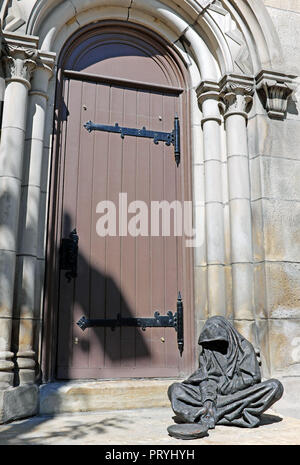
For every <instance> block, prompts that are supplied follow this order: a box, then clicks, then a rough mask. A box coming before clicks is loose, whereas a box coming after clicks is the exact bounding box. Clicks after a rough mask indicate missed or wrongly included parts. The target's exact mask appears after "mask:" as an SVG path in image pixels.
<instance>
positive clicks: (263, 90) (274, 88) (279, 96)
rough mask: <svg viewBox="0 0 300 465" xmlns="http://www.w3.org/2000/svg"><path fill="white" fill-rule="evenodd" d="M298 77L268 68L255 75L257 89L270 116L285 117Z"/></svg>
mask: <svg viewBox="0 0 300 465" xmlns="http://www.w3.org/2000/svg"><path fill="white" fill-rule="evenodd" d="M296 77H297V76H294V75H287V74H283V73H279V72H275V71H266V70H261V71H260V72H259V73H258V74H257V76H256V77H255V81H256V89H257V91H258V92H259V93H260V94H261V95H262V96H263V105H264V108H265V109H266V111H267V113H268V115H269V117H270V118H275V119H283V118H284V116H285V113H286V110H287V104H288V99H289V98H290V97H291V96H292V94H293V92H294V91H295V89H296V83H295V82H294V79H295V78H296Z"/></svg>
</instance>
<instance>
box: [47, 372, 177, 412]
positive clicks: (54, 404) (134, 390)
mask: <svg viewBox="0 0 300 465" xmlns="http://www.w3.org/2000/svg"><path fill="white" fill-rule="evenodd" d="M176 381H177V382H180V381H182V379H170V378H168V379H125V380H124V379H121V380H112V381H106V380H100V381H94V380H93V381H91V380H88V381H87V380H84V381H82V380H80V381H62V382H55V383H48V384H43V385H41V386H40V401H39V413H40V414H41V415H51V414H57V413H67V412H70V413H71V412H91V411H100V410H116V409H120V410H128V409H135V408H150V407H169V406H170V401H169V399H168V395H167V391H168V387H169V386H170V384H172V383H174V382H176Z"/></svg>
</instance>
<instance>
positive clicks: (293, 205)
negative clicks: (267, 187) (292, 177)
mask: <svg viewBox="0 0 300 465" xmlns="http://www.w3.org/2000/svg"><path fill="white" fill-rule="evenodd" d="M262 206H263V215H264V243H265V259H266V260H276V261H290V262H298V263H299V262H300V236H299V224H300V202H289V201H284V200H267V199H264V200H263V201H262Z"/></svg>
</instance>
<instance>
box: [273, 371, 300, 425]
mask: <svg viewBox="0 0 300 465" xmlns="http://www.w3.org/2000/svg"><path fill="white" fill-rule="evenodd" d="M274 377H276V378H277V379H279V380H280V381H281V382H282V384H283V387H284V392H283V396H282V398H281V399H280V400H279V401H278V402H275V404H274V405H272V410H273V411H274V412H276V413H279V414H280V415H283V416H286V417H290V418H300V403H299V393H300V376H288V377H284V378H279V377H277V376H274Z"/></svg>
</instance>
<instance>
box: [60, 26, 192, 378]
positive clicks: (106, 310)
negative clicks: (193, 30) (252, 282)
mask: <svg viewBox="0 0 300 465" xmlns="http://www.w3.org/2000/svg"><path fill="white" fill-rule="evenodd" d="M183 82H184V81H183V79H182V77H181V76H180V71H179V68H178V67H177V68H176V66H175V62H174V58H172V57H171V56H170V55H168V53H166V50H164V48H163V47H162V45H161V44H160V43H155V41H154V40H153V37H152V36H151V35H148V34H146V33H145V31H144V30H143V29H136V28H133V27H132V28H131V27H126V28H123V27H122V26H121V23H119V24H106V25H105V24H104V25H102V26H101V27H100V26H98V27H93V28H92V29H90V30H88V31H86V32H85V33H83V34H82V35H81V36H79V37H77V38H75V39H74V41H73V43H72V44H69V46H68V48H67V52H66V54H65V58H64V60H63V63H62V67H61V73H60V90H59V92H58V102H59V103H58V121H59V124H58V128H59V137H57V140H58V160H59V163H58V166H59V168H58V174H57V175H58V179H59V183H58V190H57V198H58V205H57V225H56V241H57V253H58V249H59V247H61V241H62V239H63V238H68V236H69V234H70V232H71V231H72V230H73V229H74V228H76V231H77V234H78V237H79V242H78V258H77V276H76V278H72V279H71V280H68V279H67V277H66V272H65V271H64V270H61V269H57V275H58V280H59V286H58V299H57V308H58V338H57V368H56V377H57V378H58V379H75V378H96V379H99V378H120V377H174V376H179V375H181V374H184V373H187V372H188V371H189V370H190V367H191V364H192V356H191V353H192V351H191V341H192V336H193V335H192V329H191V327H192V319H193V310H192V301H193V299H192V268H191V263H192V262H191V249H188V248H186V247H185V238H184V237H179V236H174V233H172V221H171V235H170V236H162V235H161V234H160V235H158V236H152V235H151V228H150V226H151V216H150V212H151V202H153V201H168V202H173V201H174V200H179V201H180V202H181V203H182V205H183V201H185V200H190V179H189V174H190V173H189V163H188V160H187V158H188V150H187V143H186V134H187V117H186V110H185V108H184V106H185V102H186V92H185V88H184V83H183ZM176 114H177V115H178V117H179V119H180V123H181V162H180V164H179V166H178V167H177V165H176V163H175V159H174V148H173V146H172V145H170V146H167V145H166V144H164V143H163V142H159V143H158V144H155V143H154V141H153V140H152V139H150V138H142V137H136V136H128V137H127V136H125V137H124V138H121V137H120V134H118V133H113V132H110V131H93V132H90V133H89V132H88V131H87V130H86V128H85V127H84V124H85V123H86V122H87V121H89V120H91V121H93V122H94V123H98V124H103V125H108V126H114V125H115V123H118V124H119V126H120V127H127V128H142V127H143V126H145V127H146V128H147V129H149V130H154V131H163V132H170V131H172V129H173V127H174V116H175V115H176ZM120 194H122V196H121V197H120ZM120 198H121V202H123V206H124V208H123V210H122V213H121V209H120ZM103 201H109V202H111V204H110V205H112V203H113V205H115V207H116V210H115V211H116V219H117V223H116V230H115V235H107V236H105V237H103V236H101V235H99V231H98V229H97V224H98V226H99V224H100V223H99V219H100V218H101V214H100V213H99V208H100V207H99V203H100V202H103ZM125 201H126V203H127V205H128V206H129V205H130V203H131V202H133V201H142V202H144V205H147V207H148V208H149V216H148V226H149V227H148V234H145V230H143V233H140V234H139V235H136V236H135V235H134V234H130V233H129V232H128V230H127V231H126V230H124V225H126V224H129V223H130V220H131V219H132V218H133V217H134V216H135V215H136V214H137V213H138V212H139V210H135V213H134V215H133V214H132V212H130V211H128V209H127V207H125V203H124V202H125ZM101 205H103V204H101ZM103 212H104V210H102V213H103ZM107 212H108V210H105V213H107ZM126 212H127V213H126ZM121 215H126V216H127V222H126V219H125V222H124V217H121ZM102 218H103V217H102ZM171 218H172V214H171ZM132 221H135V226H134V225H133V226H132V224H131V229H130V230H131V232H132V230H133V229H134V227H135V228H139V227H141V224H138V223H137V222H136V220H132ZM121 223H122V225H123V226H120V225H121ZM110 225H111V223H110ZM107 226H108V223H107ZM144 226H145V223H144ZM132 227H133V229H132ZM122 228H123V229H122ZM173 232H174V230H173ZM178 291H180V292H181V294H182V297H183V302H184V328H185V329H184V331H185V334H184V336H185V348H184V352H183V357H182V358H181V357H180V355H179V351H178V348H177V338H176V331H175V329H174V328H164V327H160V328H147V329H146V330H145V331H143V329H142V328H135V327H128V326H121V327H117V328H115V329H114V330H111V329H110V328H105V327H92V328H88V329H86V330H85V331H82V330H81V329H80V327H79V326H78V325H77V324H76V322H77V321H78V320H79V319H80V318H81V317H82V316H83V315H84V316H85V317H86V318H90V319H116V318H118V315H120V316H121V318H137V317H153V316H154V312H155V311H159V313H160V314H161V315H166V314H167V312H168V311H169V310H171V311H172V312H173V313H175V312H176V299H177V294H178Z"/></svg>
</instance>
